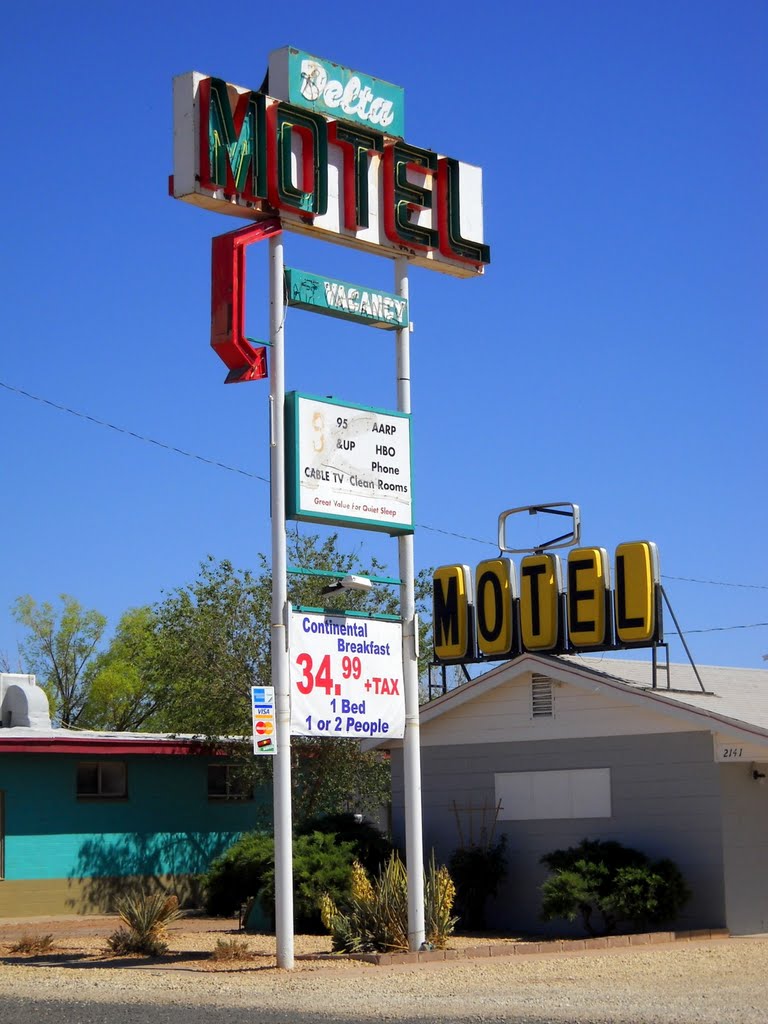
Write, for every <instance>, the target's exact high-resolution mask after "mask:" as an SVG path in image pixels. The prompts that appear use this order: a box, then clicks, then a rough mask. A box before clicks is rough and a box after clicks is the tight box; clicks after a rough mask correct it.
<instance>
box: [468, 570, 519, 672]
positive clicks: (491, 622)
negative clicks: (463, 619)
mask: <svg viewBox="0 0 768 1024" xmlns="http://www.w3.org/2000/svg"><path fill="white" fill-rule="evenodd" d="M475 588H476V589H475V621H476V624H477V647H478V651H479V653H480V654H481V655H485V656H492V655H495V656H496V657H500V658H506V657H509V655H511V654H517V653H518V652H517V637H516V632H517V631H516V629H515V598H516V597H517V579H516V577H515V566H514V563H513V562H511V561H510V560H509V559H508V558H488V559H486V560H485V561H484V562H480V564H479V565H478V566H477V569H476V570H475Z"/></svg>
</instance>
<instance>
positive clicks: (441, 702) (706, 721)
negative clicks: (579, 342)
mask: <svg viewBox="0 0 768 1024" xmlns="http://www.w3.org/2000/svg"><path fill="white" fill-rule="evenodd" d="M669 668H670V678H669V688H667V676H666V671H664V670H663V668H662V666H661V665H660V666H659V669H658V672H657V680H656V687H655V688H654V687H653V680H652V668H651V660H650V658H648V659H647V660H646V661H630V660H625V659H623V658H615V657H614V658H610V657H600V658H597V657H592V658H590V657H585V656H582V655H577V656H571V655H569V656H557V657H555V656H551V655H540V654H522V655H520V656H519V657H518V658H515V659H514V660H512V661H507V662H504V663H503V664H501V665H497V666H496V667H494V668H492V669H490V670H489V671H488V672H485V673H483V674H482V675H481V676H477V677H476V678H475V679H472V680H471V681H470V682H466V683H461V684H460V685H459V686H456V687H455V688H454V689H452V690H449V691H448V693H446V694H443V695H442V696H441V697H437V698H436V699H435V700H432V701H430V702H429V703H428V704H424V705H422V707H421V709H420V714H419V718H420V721H421V724H422V725H427V724H428V723H429V722H430V721H432V720H433V719H434V718H437V717H439V716H441V715H443V714H444V713H446V712H448V711H453V710H455V709H456V708H457V707H458V706H460V705H461V704H463V703H464V702H465V701H471V700H474V699H475V698H476V697H480V696H481V695H482V694H485V693H488V692H490V691H492V690H494V689H495V688H496V687H498V686H503V685H504V684H506V683H509V682H511V681H512V680H514V679H517V678H519V677H520V676H522V675H525V674H526V673H537V674H539V675H544V676H548V677H551V678H554V679H557V680H561V681H562V682H566V683H570V684H572V685H574V686H577V687H581V688H584V689H594V687H595V684H596V683H597V684H598V685H599V684H602V685H604V686H606V687H607V688H608V689H610V690H611V692H612V693H614V695H616V696H620V697H621V698H622V699H624V700H625V701H627V702H628V703H630V704H636V705H638V704H639V705H644V706H645V707H646V708H647V707H648V704H651V705H652V706H653V707H654V708H655V710H657V711H659V712H661V713H663V714H666V715H671V716H672V717H674V718H678V719H680V720H681V721H685V722H686V724H687V725H688V726H689V727H690V725H691V724H693V725H694V726H695V727H696V728H700V729H707V730H710V731H712V732H726V733H729V734H731V735H738V736H739V737H740V738H741V739H742V740H744V741H750V742H754V743H757V744H759V745H760V746H764V745H768V670H766V669H745V668H723V667H719V666H714V665H703V666H697V670H698V673H699V675H700V677H701V680H702V682H703V684H704V687H705V692H702V690H701V689H700V687H699V684H698V682H697V679H696V675H695V673H694V671H693V669H692V668H691V666H690V665H680V664H673V665H670V667H669ZM399 744H400V741H395V742H394V743H387V742H386V741H383V740H382V741H369V742H367V743H365V742H364V743H363V749H372V748H373V747H388V746H399Z"/></svg>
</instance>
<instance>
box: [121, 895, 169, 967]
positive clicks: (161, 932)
mask: <svg viewBox="0 0 768 1024" xmlns="http://www.w3.org/2000/svg"><path fill="white" fill-rule="evenodd" d="M115 908H116V910H117V912H118V914H119V915H120V917H121V919H122V921H123V923H124V924H125V925H126V927H125V928H118V930H117V931H115V932H113V933H112V934H111V935H110V936H109V938H108V939H107V943H108V945H109V948H110V949H111V950H112V952H113V953H120V954H123V953H143V954H145V955H146V956H161V955H162V954H163V953H165V952H166V951H167V949H168V943H167V942H166V941H165V935H166V926H167V925H169V924H170V923H171V921H176V920H177V919H178V918H179V917H180V916H181V914H180V912H179V901H178V899H177V898H176V897H175V896H166V895H165V894H164V893H161V892H155V893H152V894H150V895H146V894H144V893H131V894H128V895H126V896H122V897H120V898H119V899H118V900H116V901H115Z"/></svg>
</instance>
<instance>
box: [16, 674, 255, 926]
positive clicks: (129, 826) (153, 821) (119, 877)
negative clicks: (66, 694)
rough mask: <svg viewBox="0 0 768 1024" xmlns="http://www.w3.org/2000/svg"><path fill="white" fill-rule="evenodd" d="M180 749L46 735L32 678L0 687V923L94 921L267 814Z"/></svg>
mask: <svg viewBox="0 0 768 1024" xmlns="http://www.w3.org/2000/svg"><path fill="white" fill-rule="evenodd" d="M270 804H271V802H270V801H269V796H268V794H266V793H264V794H262V798H261V799H258V798H254V795H253V792H252V790H251V789H250V788H249V787H245V786H244V785H243V783H242V779H241V777H240V775H239V773H238V771H237V766H236V765H235V764H234V763H232V757H231V751H230V754H229V756H228V752H227V746H226V744H222V745H219V746H217V747H215V748H214V747H212V746H211V745H210V744H206V743H203V742H200V741H199V740H195V739H192V738H179V737H171V736H165V735H151V734H147V733H97V732H85V731H72V730H68V729H54V728H52V727H51V724H50V719H49V718H48V708H47V701H46V699H45V694H44V693H43V691H42V690H41V689H40V688H39V687H37V686H36V685H35V682H34V677H32V676H18V675H15V676H11V675H7V674H4V675H0V917H19V916H24V917H26V916H31V915H42V914H65V913H89V912H98V911H106V910H108V909H109V908H110V906H111V904H112V901H113V899H114V897H115V896H116V895H119V894H120V893H121V892H124V891H126V889H127V888H129V887H131V886H133V885H135V884H137V883H140V884H142V885H143V886H145V887H146V886H151V887H154V886H160V887H162V888H163V889H164V890H166V891H168V892H169V893H175V894H176V895H178V897H179V899H180V901H181V902H182V903H183V902H185V901H194V900H195V897H196V894H197V891H198V876H199V875H200V874H201V873H202V872H204V871H206V870H207V868H208V866H209V864H210V862H211V860H212V859H213V858H214V857H216V856H217V855H218V854H220V853H221V852H223V851H224V850H225V849H227V847H229V846H230V845H231V844H232V843H233V842H234V841H235V840H236V839H237V838H238V837H239V836H240V835H241V834H242V833H243V832H245V831H248V830H249V829H252V828H254V827H255V826H256V824H257V818H258V817H259V815H261V816H262V819H263V815H264V813H265V811H266V810H268V808H269V807H270Z"/></svg>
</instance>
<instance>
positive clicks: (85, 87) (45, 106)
mask: <svg viewBox="0 0 768 1024" xmlns="http://www.w3.org/2000/svg"><path fill="white" fill-rule="evenodd" d="M289 43H290V44H291V45H294V46H298V47H300V48H302V49H305V50H308V51H310V52H312V53H316V54H319V55H321V56H324V57H328V58H330V59H332V60H335V61H337V62H339V63H342V64H346V65H349V66H352V67H355V68H358V69H360V70H361V71H364V72H367V73H369V74H371V75H375V76H378V77H380V78H384V79H387V80H389V81H391V82H395V83H397V84H398V85H401V86H402V87H404V89H405V99H406V139H407V141H409V142H411V143H413V144H414V145H417V146H423V147H426V148H431V149H434V150H437V151H438V152H441V153H444V154H447V155H449V156H452V157H455V158H457V159H461V160H465V161H467V162H469V163H474V164H478V165H480V166H481V167H482V168H483V169H484V198H485V222H486V240H487V241H488V242H489V243H490V245H491V249H492V264H491V266H490V268H489V270H488V272H487V274H486V275H485V276H484V277H483V278H480V279H478V280H472V281H461V280H454V279H453V278H450V277H446V276H443V275H441V274H437V273H431V272H430V271H427V270H418V269H417V270H414V271H413V272H412V275H411V296H412V301H411V316H412V319H413V321H414V324H415V333H414V335H413V366H412V369H413V408H414V423H413V435H414V446H415V447H414V484H415V494H416V521H417V522H418V523H419V524H420V528H419V530H418V531H417V534H416V559H417V564H418V565H419V566H427V565H439V564H444V563H451V562H456V561H459V562H467V563H469V564H470V565H472V566H474V565H475V564H476V563H477V562H478V561H479V560H481V559H482V558H484V557H489V556H491V555H492V554H493V553H494V551H495V537H496V520H497V516H498V514H499V513H500V512H501V511H503V510H504V509H506V508H510V507H513V506H517V505H524V504H529V503H535V502H547V501H556V500H567V501H574V502H577V503H579V504H580V506H581V510H582V518H583V524H584V531H583V540H584V542H585V543H587V544H599V545H602V546H605V547H607V548H608V549H609V551H610V552H612V551H613V549H614V548H615V546H616V544H617V543H619V542H620V541H624V540H636V539H650V540H654V541H655V542H656V543H657V544H658V546H659V550H660V555H661V568H662V573H663V574H664V576H665V585H666V587H667V590H668V593H669V595H670V598H671V600H672V603H673V606H674V608H675V610H676V612H677V614H678V617H679V618H680V619H681V620H682V624H683V626H684V627H685V628H686V629H690V630H700V629H710V630H711V629H712V628H713V627H731V626H745V625H750V624H753V623H766V622H768V543H766V517H765V509H766V506H767V505H768V494H766V459H765V434H766V416H765V408H766V381H767V380H768V374H767V373H766V323H767V322H768V321H767V318H766V314H767V313H768V308H767V307H768V301H767V299H766V296H767V295H768V290H767V289H766V266H767V265H768V260H767V257H768V251H767V248H768V246H767V244H766V239H767V238H768V217H767V216H766V213H767V209H766V207H767V203H766V181H768V166H766V165H767V163H768V161H767V160H766V155H767V153H766V151H767V149H768V146H767V144H766V122H765V99H766V96H767V95H768V70H767V65H766V52H767V51H766V44H767V43H768V5H767V4H766V3H765V2H756V0H739V2H738V3H732V2H725V0H721V2H715V0H703V2H702V0H683V2H681V0H665V2H659V0H624V2H621V3H609V2H607V0H603V2H590V0H567V2H566V0H562V2H561V0H516V2H511V3H508V4H503V5H502V4H501V3H484V2H479V3H474V4H457V3H447V4H442V5H440V6H439V7H438V8H435V7H431V8H426V7H422V8H419V9H417V10H414V11H413V12H404V11H403V9H402V8H398V7H397V6H392V5H381V4H375V5H374V4H370V5H361V6H352V7H350V6H349V5H347V6H346V7H344V8H343V9H342V8H341V7H338V8H335V7H334V6H333V5H330V6H329V5H323V4H316V3H312V4H308V3H304V2H302V0H297V2H294V3H292V4H288V5H277V4H273V5H264V4H256V5H231V6H227V5H213V6H211V5H210V4H195V3H191V4H189V3H187V4H180V3H170V2H166V0H156V2H154V3H152V4H149V5H136V4H133V5H131V4H123V3H120V4H118V3H113V2H109V0H104V2H95V0H91V2H83V0H80V2H78V0H75V2H73V3H66V4H65V3H63V2H56V3H50V2H49V3H45V2H40V0H26V2H24V3H19V4H14V5H11V6H10V7H8V8H7V9H6V10H5V11H4V15H3V32H2V40H0V53H1V55H2V67H3V69H4V74H5V81H6V100H5V106H4V114H3V121H4V125H3V133H4V137H5V153H6V160H5V164H4V167H5V175H4V202H3V208H2V209H3V214H2V216H3V227H4V231H3V235H4V238H5V246H4V260H3V273H2V277H1V278H0V281H1V287H2V301H1V302H0V317H1V318H2V337H3V349H2V361H1V364H0V369H1V372H0V381H2V382H3V383H4V384H6V385H10V386H12V387H14V388H19V389H23V390H25V391H28V392H30V393H32V394H34V395H37V396H40V397H42V398H45V399H48V400H50V401H52V402H55V403H58V404H61V405H64V406H68V407H70V408H71V409H74V410H76V411H78V412H80V413H83V414H88V415H90V416H93V417H95V418H97V419H100V420H104V421H108V422H110V423H113V424H116V425H118V426H120V427H123V428H126V429H128V430H131V431H134V432H135V433H138V434H141V435H145V436H147V437H150V438H154V439H157V440H159V441H162V442H164V443H166V444H169V445H171V446H176V447H179V448H182V449H185V450H187V451H189V452H192V453H197V454H199V455H201V456H204V457H206V458H210V459H213V460H218V461H220V462H223V463H226V464H228V465H230V466H233V467H239V468H241V469H243V470H245V471H247V472H248V473H251V474H255V475H256V476H257V477H259V476H260V477H262V478H266V477H267V476H268V449H267V434H266V407H267V385H266V384H258V383H257V384H247V385H241V386H235V387H225V386H224V385H223V376H224V366H223V364H222V363H221V362H219V360H218V359H217V358H216V356H215V355H214V354H213V352H212V351H211V349H210V347H209V338H208V329H209V301H210V299H209V275H210V239H211V237H212V236H213V235H216V234H220V233H222V232H224V231H227V230H230V229H231V228H234V227H237V226H238V224H239V223H240V222H238V221H235V220H233V219H231V218H228V217H222V216H220V215H216V214H213V213H209V212H206V211H202V210H196V209H194V208H192V207H190V206H188V205H186V204H184V203H180V202H175V201H173V200H172V199H170V198H169V197H168V195H167V177H168V174H169V173H170V172H171V170H172V166H171V159H172V149H171V147H172V108H171V82H172V78H173V76H174V75H176V74H180V73H182V72H185V71H191V70H198V71H201V72H204V73H206V74H212V75H216V76H219V77H222V78H225V79H227V80H228V81H231V82H234V83H237V84H239V85H243V86H249V87H252V88H258V87H259V86H260V85H261V82H262V80H263V77H264V72H265V70H266V65H267V56H268V53H269V52H270V51H271V50H273V49H276V48H278V47H281V46H284V45H286V44H289ZM286 262H287V263H288V264H289V265H292V266H296V267H300V268H302V269H305V270H311V271H314V272H316V273H326V274H328V275H330V276H336V277H340V278H342V279H346V280H352V281H357V282H360V283H365V284H368V285H371V286H373V287H379V288H385V289H389V288H391V287H392V264H391V263H390V262H389V261H388V260H386V259H382V258H374V257H361V256H359V255H355V254H353V253H350V252H348V251H347V250H344V249H341V248H339V247H338V246H332V245H328V244H322V243H319V242H316V241H312V240H305V239H299V238H297V237H296V236H293V235H289V236H287V238H286ZM249 274H250V276H251V287H250V291H249V300H248V330H249V333H251V334H254V335H256V336H262V337H263V336H265V334H266V331H267V301H266V299H267V296H266V285H265V264H264V259H263V256H262V255H261V254H259V253H256V254H255V255H254V256H253V257H252V258H251V260H250V262H249ZM286 331H287V337H286V340H287V344H288V353H287V359H288V380H287V384H288V387H289V388H297V389H299V390H303V391H307V392H310V393H316V394H334V395H336V396H337V397H339V398H341V399H344V400H347V401H350V402H354V403H360V404H364V405H378V406H381V407H384V408H394V407H395V402H396V398H395V389H394V342H393V339H392V336H391V335H388V334H385V333H384V332H379V331H372V330H369V329H367V328H364V327H360V326H354V325H349V324H345V323H340V322H335V321H330V320H326V319H325V318H322V317H317V316H312V315H311V314H309V313H305V312H302V311H298V310H292V311H290V312H289V315H288V320H287V325H286ZM0 417H1V421H0V422H1V423H2V436H3V458H2V467H3V474H2V480H3V496H2V537H3V541H4V543H3V557H2V573H0V650H5V651H7V652H8V654H9V655H10V656H11V658H12V659H13V658H14V654H15V649H16V643H17V639H18V636H19V628H18V627H17V626H16V625H15V623H14V622H13V621H12V619H11V616H10V614H9V608H10V605H11V603H12V602H13V599H14V598H15V597H16V596H17V595H19V594H23V593H30V594H32V595H33V596H34V597H36V598H38V599H40V600H42V599H54V598H55V597H56V595H58V594H60V593H62V592H66V593H70V594H73V595H75V596H76V597H77V598H78V599H79V600H80V601H82V602H83V603H84V604H85V605H86V606H87V607H95V608H98V609H100V610H102V611H103V612H104V613H105V614H107V616H108V617H109V620H110V623H111V624H112V625H114V623H115V622H116V620H117V618H118V616H119V615H120V613H121V612H123V611H124V610H125V609H127V608H129V607H131V606H135V605H139V604H143V603H150V602H152V601H155V600H156V599H158V597H159V596H160V595H161V591H162V590H163V589H172V588H174V587H176V586H178V585H181V584H183V583H185V582H187V581H188V580H191V579H192V578H193V577H194V575H195V573H196V570H197V566H198V564H199V562H200V560H201V559H202V558H204V557H205V556H206V555H207V554H209V553H210V554H213V555H215V556H217V557H227V558H230V559H231V560H232V561H233V562H234V563H235V564H236V565H238V566H242V567H247V566H254V565H255V563H256V555H257V553H258V552H259V551H266V550H267V549H268V545H269V505H268V502H269V490H268V486H267V484H266V483H264V482H263V481H262V480H259V479H254V478H249V477H248V476H244V475H242V474H237V473H232V472H228V471H225V470H223V469H220V468H216V467H214V466H210V465H206V464H204V463H202V462H199V461H195V460H193V459H190V458H185V457H182V456H180V455H177V454H173V453H171V452H169V451H165V450H163V449H161V448H158V447H156V446H152V445H150V444H147V443H142V442H140V441H138V440H135V439H133V438H131V437H129V436H127V435H125V434H120V433H116V432H115V431H112V430H109V429H105V428H104V427H99V426H97V425H94V424H93V423H91V422H88V421H86V420H84V419H82V418H78V417H75V416H72V415H68V414H65V413H63V412H59V411H56V410H55V409H53V408H51V407H49V406H46V405H44V404H41V403H39V402H35V401H33V400H31V399H29V398H25V397H23V396H21V395H19V394H18V393H13V392H10V391H8V390H5V389H2V388H0ZM437 530H445V531H450V532H453V533H456V534H459V535H464V538H479V539H481V540H484V541H485V543H478V542H477V541H475V540H472V539H464V538H462V536H459V537H453V536H446V535H445V534H443V533H440V532H436V531H437ZM343 532H344V537H343V542H344V544H345V545H347V546H354V547H358V548H360V549H361V550H362V552H363V553H364V554H365V553H367V552H376V553H378V554H379V555H380V556H381V557H384V558H385V559H387V560H388V561H389V563H390V565H391V566H392V568H393V569H394V568H395V566H396V545H395V542H394V541H390V540H389V539H388V538H384V537H380V536H374V535H370V534H366V533H363V532H361V531H351V530H349V531H343ZM681 577H685V578H692V579H697V580H713V581H719V582H721V583H734V584H744V585H749V586H741V587H732V586H721V585H712V584H705V583H691V582H683V581H681V579H680V578H681ZM668 626H669V628H670V629H672V628H673V627H672V624H671V623H668ZM690 643H691V646H692V649H693V653H694V655H695V656H696V659H697V660H698V661H699V662H700V663H702V664H707V663H709V664H731V665H744V666H762V664H763V662H762V655H763V653H766V652H768V629H767V628H765V626H762V627H759V628H751V629H727V630H717V631H713V632H702V633H691V635H690ZM672 656H673V658H675V659H679V658H680V657H681V649H680V646H679V644H678V643H676V642H673V643H672Z"/></svg>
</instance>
